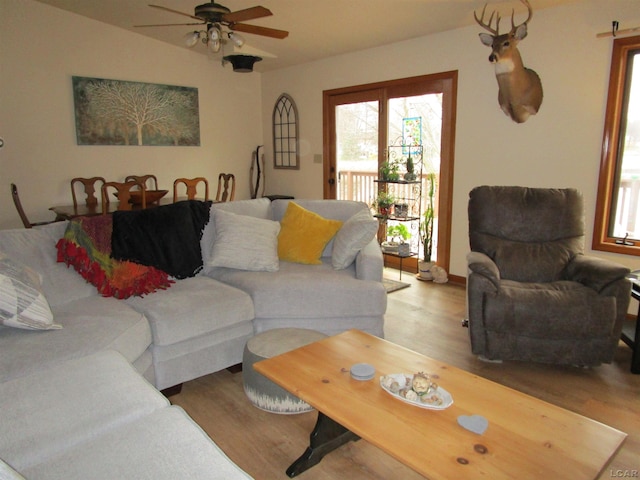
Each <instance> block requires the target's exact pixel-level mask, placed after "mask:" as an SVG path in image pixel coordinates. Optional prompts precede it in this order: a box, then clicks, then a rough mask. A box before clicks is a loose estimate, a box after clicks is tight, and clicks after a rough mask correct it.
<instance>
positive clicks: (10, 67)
mask: <svg viewBox="0 0 640 480" xmlns="http://www.w3.org/2000/svg"><path fill="white" fill-rule="evenodd" d="M73 75H78V76H86V77H98V78H110V79H117V80H130V81H139V82H149V83H161V84H168V85H181V86H189V87H196V88H198V93H199V104H200V135H201V146H199V147H144V146H143V147H137V146H135V147H134V146H128V147H125V146H78V145H77V144H76V137H75V120H74V113H73V92H72V86H71V76H73ZM260 105H261V96H260V74H259V73H252V74H239V73H233V71H232V69H231V67H230V65H227V66H226V67H225V68H223V67H222V66H221V65H220V63H219V62H214V61H213V60H211V59H209V58H208V57H206V56H204V55H201V54H197V53H194V52H191V51H188V50H186V49H182V48H178V47H173V46H170V45H167V44H165V43H161V42H158V41H156V40H153V39H149V38H147V37H144V36H142V35H138V34H135V33H131V32H128V31H126V30H123V29H120V28H115V27H111V26H109V25H106V24H103V23H99V22H95V21H93V20H90V19H87V18H85V17H81V16H78V15H75V14H70V13H68V12H65V11H63V10H60V9H57V8H53V7H50V6H47V5H44V4H41V3H38V2H34V1H31V0H0V137H2V138H3V139H4V142H5V146H4V147H3V148H2V149H0V186H1V188H0V228H9V227H20V226H22V224H21V222H20V220H19V218H18V215H17V213H16V211H15V208H14V206H13V203H12V201H11V197H10V194H9V183H11V182H14V183H16V184H17V185H18V187H19V190H20V193H21V198H22V203H23V206H24V207H25V210H26V211H27V215H28V216H29V217H30V219H31V220H32V221H36V220H47V219H52V218H53V214H52V212H49V211H48V210H47V209H48V207H49V206H51V205H60V204H69V203H71V192H70V188H69V181H70V180H71V178H73V177H81V176H85V177H92V176H96V175H99V176H103V177H105V178H107V179H108V180H122V179H124V177H125V176H126V175H129V174H133V175H142V174H148V173H153V174H155V175H156V176H157V177H158V181H159V183H160V188H165V189H169V190H171V189H172V188H173V186H172V185H173V180H174V179H175V178H177V177H195V176H205V177H207V178H208V179H209V180H210V182H211V184H212V185H211V188H212V189H213V194H214V195H215V188H216V182H217V176H218V173H219V172H221V171H224V172H227V173H229V172H232V173H234V174H236V177H237V182H238V186H237V189H236V198H238V199H240V198H249V167H250V165H251V152H252V151H253V150H255V148H256V146H257V145H260V144H261V143H262V123H261V118H260V112H259V109H260Z"/></svg>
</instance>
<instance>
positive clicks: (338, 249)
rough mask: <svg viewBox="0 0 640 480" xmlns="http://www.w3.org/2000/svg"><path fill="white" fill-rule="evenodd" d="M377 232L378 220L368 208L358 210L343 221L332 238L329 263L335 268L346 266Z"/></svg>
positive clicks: (339, 268)
mask: <svg viewBox="0 0 640 480" xmlns="http://www.w3.org/2000/svg"><path fill="white" fill-rule="evenodd" d="M377 232H378V220H376V219H375V218H373V217H372V216H371V213H370V212H369V210H360V211H359V212H358V213H356V214H354V215H352V216H351V218H349V220H347V221H346V222H344V224H343V225H342V227H341V228H340V230H338V233H337V234H336V237H335V238H334V240H333V251H332V252H331V264H332V265H333V268H335V269H336V270H341V269H343V268H347V267H348V266H349V265H351V264H352V263H353V261H354V260H355V259H356V256H357V255H358V252H360V250H362V249H363V248H364V247H365V246H366V245H367V244H368V243H369V242H370V241H371V240H372V239H373V238H374V237H375V235H376V233H377Z"/></svg>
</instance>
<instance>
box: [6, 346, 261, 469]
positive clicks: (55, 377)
mask: <svg viewBox="0 0 640 480" xmlns="http://www.w3.org/2000/svg"><path fill="white" fill-rule="evenodd" d="M0 410H2V412H3V414H2V422H0V458H1V459H2V460H3V461H4V463H6V464H7V465H9V466H10V467H12V468H13V469H14V470H16V471H17V472H19V474H21V475H23V476H24V477H26V478H28V479H34V480H35V479H42V480H57V479H60V480H62V479H64V480H75V479H78V480H79V479H87V478H91V479H114V478H135V479H153V480H162V479H167V480H169V479H176V478H198V479H211V480H223V479H224V480H235V479H243V480H246V479H249V478H250V477H249V476H248V475H247V474H246V473H245V472H243V471H242V470H241V469H240V468H239V467H237V466H236V465H235V464H234V463H233V462H231V460H229V459H228V458H227V457H226V455H225V454H224V453H223V452H222V451H221V450H220V449H219V448H218V447H217V446H216V445H215V444H214V443H213V442H212V441H211V439H210V438H209V437H208V436H207V435H206V433H204V432H203V431H202V429H201V428H200V427H198V426H197V425H196V424H195V422H193V420H192V419H191V418H190V417H189V416H188V415H187V414H186V413H185V412H184V411H183V410H182V409H181V408H179V407H172V406H170V405H169V402H168V401H167V399H166V398H165V397H163V396H162V395H161V394H160V393H159V392H158V391H157V390H156V389H155V388H153V387H152V386H151V385H150V384H149V383H148V382H147V381H145V380H144V379H143V378H142V377H141V376H140V375H139V374H138V373H137V372H136V371H135V370H134V369H133V368H132V366H131V365H130V364H129V363H128V362H127V361H126V359H125V358H124V357H123V356H122V355H120V354H118V353H117V352H115V351H103V352H99V353H96V354H93V355H89V356H87V357H84V358H81V359H74V360H70V361H67V362H60V363H58V364H55V365H50V366H48V368H47V367H45V366H43V368H42V370H41V371H39V372H35V373H33V374H31V375H27V376H24V377H21V378H17V379H14V380H10V381H8V382H4V383H1V384H0ZM18 478H20V477H18Z"/></svg>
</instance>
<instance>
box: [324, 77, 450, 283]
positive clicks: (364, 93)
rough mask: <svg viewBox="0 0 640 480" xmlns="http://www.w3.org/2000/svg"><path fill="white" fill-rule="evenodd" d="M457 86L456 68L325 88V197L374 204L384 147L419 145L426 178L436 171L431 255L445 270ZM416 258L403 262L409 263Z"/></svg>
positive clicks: (411, 264)
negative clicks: (411, 128) (436, 72)
mask: <svg viewBox="0 0 640 480" xmlns="http://www.w3.org/2000/svg"><path fill="white" fill-rule="evenodd" d="M456 84H457V73H456V72H447V73H445V74H439V75H429V76H424V77H413V78H408V79H402V80H394V81H390V82H383V83H379V84H374V85H362V86H355V87H348V88H343V89H338V90H331V91H325V92H324V178H323V180H324V185H325V188H324V194H325V195H324V196H325V198H337V199H348V200H359V201H362V202H365V203H367V204H368V205H372V204H373V202H374V201H375V198H376V197H377V194H378V190H379V188H383V187H382V186H381V185H380V184H379V183H376V182H374V180H375V179H377V178H378V176H379V169H380V167H381V166H382V164H383V163H384V162H385V161H386V160H387V151H388V147H389V145H399V144H406V143H407V142H408V141H409V142H411V143H412V144H419V145H421V146H422V149H423V165H422V177H423V184H424V179H425V178H426V175H428V174H430V173H433V174H435V176H436V181H437V185H438V188H437V194H436V199H435V200H436V202H435V206H436V212H435V213H436V218H435V222H434V226H435V231H434V237H435V241H434V255H433V259H436V260H437V263H438V264H439V265H441V266H443V267H444V268H445V269H447V270H448V267H449V245H450V229H451V226H450V217H451V185H452V182H453V144H454V143H453V142H454V132H455V92H456ZM408 124H411V125H412V126H413V127H414V128H413V131H412V132H411V138H410V140H409V139H408V137H407V132H406V131H405V130H406V128H405V127H406V125H408ZM424 197H425V195H423V198H422V200H423V203H424V202H425V201H426V200H425V198H424ZM422 211H424V208H423V209H422ZM415 261H416V259H414V261H413V263H412V262H405V264H406V265H408V267H409V269H413V268H415Z"/></svg>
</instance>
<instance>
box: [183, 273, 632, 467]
mask: <svg viewBox="0 0 640 480" xmlns="http://www.w3.org/2000/svg"><path fill="white" fill-rule="evenodd" d="M385 275H387V276H388V277H389V278H392V279H396V280H397V279H398V272H397V271H396V270H387V272H385ZM402 280H403V281H405V282H409V283H411V287H409V288H405V289H403V290H399V291H397V292H393V293H391V294H390V295H389V297H388V300H389V303H388V309H387V315H386V326H385V335H386V338H387V339H388V340H390V341H392V342H394V343H397V344H400V345H403V346H406V347H408V348H410V349H412V350H415V351H417V352H420V353H422V354H424V355H427V356H430V357H433V358H436V359H438V360H442V361H444V362H448V363H450V364H452V365H455V366H456V367H459V368H462V369H465V370H467V371H469V372H472V373H475V374H477V375H480V376H482V377H485V378H488V379H490V380H493V381H496V382H499V383H501V384H503V385H507V386H509V387H511V388H514V389H516V390H520V391H522V392H525V393H527V394H529V395H532V396H534V397H537V398H540V399H542V400H545V401H548V402H550V403H553V404H555V405H559V406H561V407H564V408H567V409H568V410H571V411H574V412H577V413H580V414H582V415H585V416H587V417H590V418H592V419H595V420H598V421H600V422H602V423H605V424H607V425H610V426H612V427H615V428H618V429H620V430H622V431H624V432H626V433H628V434H629V436H628V438H627V440H626V442H625V443H624V444H623V446H622V449H621V450H620V451H619V453H618V454H617V455H616V457H615V458H614V460H613V462H612V463H611V464H610V465H609V466H608V467H607V468H606V469H605V470H604V471H603V472H602V474H601V475H600V477H599V478H600V480H604V479H611V478H620V477H623V476H626V477H627V478H628V477H631V478H638V477H639V476H640V473H638V472H640V375H633V374H631V373H630V372H629V362H630V361H631V350H630V349H629V348H628V347H626V346H625V345H624V344H623V343H620V345H619V347H618V351H617V352H616V356H615V360H614V362H613V363H612V364H610V365H603V366H600V367H598V368H593V369H582V368H574V367H557V366H549V365H536V364H525V363H516V362H509V363H503V364H494V363H486V362H482V361H480V360H478V359H477V358H475V356H473V355H472V354H471V351H470V347H469V340H468V330H467V329H466V328H462V327H461V319H462V318H463V317H464V316H465V289H464V287H461V286H456V285H452V284H443V285H437V284H434V283H432V282H420V281H418V280H416V279H415V278H413V276H412V275H411V274H408V273H403V275H402ZM171 400H172V402H173V403H174V404H176V405H180V406H182V407H183V408H184V409H185V410H186V411H187V412H188V413H189V414H190V415H191V416H192V417H193V418H194V420H195V421H196V422H198V424H199V425H200V426H201V427H202V428H203V429H204V430H205V431H206V432H207V433H208V434H209V435H210V436H211V438H213V440H214V441H215V442H216V443H217V444H218V445H219V446H220V447H221V448H222V449H223V450H224V451H225V452H226V454H227V455H228V456H229V457H230V458H231V459H232V460H233V461H234V462H236V463H237V464H238V465H239V466H240V467H242V468H243V469H244V470H245V471H247V472H248V473H249V474H250V475H252V476H253V477H254V478H256V479H257V480H277V479H286V478H288V477H287V476H286V474H285V473H284V472H285V470H286V469H287V467H288V466H289V465H290V464H291V463H292V462H293V461H294V460H295V459H296V458H297V457H298V456H299V455H301V454H302V452H303V451H304V449H305V448H306V446H307V445H308V441H309V433H310V432H311V430H312V429H313V426H314V424H315V418H316V414H315V413H314V412H311V413H305V414H301V415H275V414H271V413H267V412H263V411H261V410H259V409H257V408H255V407H253V406H252V405H251V404H250V403H249V402H248V400H247V399H246V397H245V395H244V392H243V389H242V373H236V374H232V373H229V372H228V371H226V370H225V371H222V372H218V373H215V374H212V375H207V376H205V377H202V378H199V379H196V380H193V381H191V382H188V383H185V384H184V387H183V390H182V393H180V394H179V395H175V396H173V397H171ZM425 428H429V426H428V425H425ZM428 454H429V451H428V448H425V455H428ZM625 474H626V475H625ZM298 478H301V479H303V480H320V479H322V480H327V479H335V480H342V479H345V478H349V479H350V480H360V479H362V480H364V479H380V480H382V479H385V480H386V479H396V478H402V479H403V480H412V479H421V478H423V477H422V476H420V475H418V474H417V473H415V472H414V471H412V470H411V469H409V468H407V467H405V466H404V465H402V464H400V463H399V462H397V461H396V460H395V459H393V458H391V457H389V456H388V455H386V454H385V453H383V452H381V451H380V450H378V449H377V448H375V447H373V446H371V445H370V444H368V443H367V442H365V441H362V440H361V441H358V442H354V443H350V444H347V445H345V446H343V447H341V448H340V449H339V450H337V451H335V452H332V453H330V454H329V455H327V456H326V457H325V458H324V459H323V460H322V462H320V464H318V465H316V466H315V467H313V468H312V469H310V470H308V471H307V472H305V473H303V474H302V475H300V476H299V477H298ZM567 478H571V479H573V478H579V476H578V475H577V474H576V472H570V471H567ZM542 480H546V479H542Z"/></svg>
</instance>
